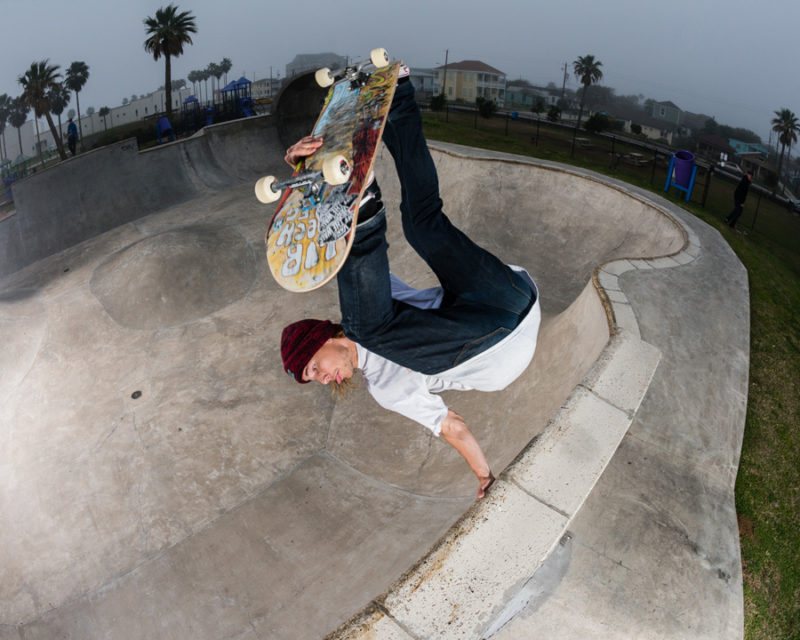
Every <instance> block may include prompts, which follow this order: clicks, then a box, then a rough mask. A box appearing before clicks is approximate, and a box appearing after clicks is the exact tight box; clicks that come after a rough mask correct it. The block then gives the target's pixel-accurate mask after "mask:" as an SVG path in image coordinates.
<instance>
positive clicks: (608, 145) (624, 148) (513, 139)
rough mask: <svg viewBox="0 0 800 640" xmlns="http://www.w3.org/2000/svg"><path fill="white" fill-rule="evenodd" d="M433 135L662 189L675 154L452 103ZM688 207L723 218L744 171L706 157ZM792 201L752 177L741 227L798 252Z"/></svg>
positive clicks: (797, 217) (432, 119) (799, 223)
mask: <svg viewBox="0 0 800 640" xmlns="http://www.w3.org/2000/svg"><path fill="white" fill-rule="evenodd" d="M425 118H426V127H427V128H428V129H429V137H431V138H434V139H441V140H447V141H450V142H457V143H461V144H467V145H471V146H481V147H486V148H495V149H499V150H503V151H507V152H510V153H517V154H520V155H529V156H533V157H537V158H544V159H547V160H555V161H558V162H564V163H567V164H575V165H577V166H581V167H585V168H587V169H592V170H595V171H598V172H600V173H604V174H607V175H610V176H614V177H616V178H619V179H620V180H624V181H626V182H630V183H632V184H635V185H638V186H642V187H646V188H650V189H653V190H655V191H659V192H663V190H664V187H665V185H666V183H667V173H668V170H669V166H670V159H671V157H672V155H673V153H674V152H675V151H676V149H673V148H670V147H668V146H666V145H663V144H658V143H655V142H653V141H649V140H646V139H641V138H635V137H630V136H627V135H623V134H622V133H592V132H589V131H586V130H584V129H580V130H577V131H576V129H575V123H574V122H573V123H567V122H551V121H549V120H548V119H547V118H546V117H545V116H544V115H543V114H542V115H541V117H537V116H536V115H533V114H520V113H515V112H498V113H495V114H494V115H492V116H490V117H488V118H486V117H484V116H483V115H481V114H480V113H479V112H478V110H477V109H474V108H471V107H468V106H455V105H449V106H448V107H447V109H446V110H443V111H435V112H434V111H429V112H426V115H425ZM696 165H697V174H696V178H695V184H694V189H693V190H692V193H691V197H690V199H689V206H690V208H692V207H698V208H700V209H704V210H705V211H707V212H708V213H709V214H711V215H713V216H714V217H716V218H719V219H724V218H725V217H726V216H727V215H728V214H729V213H730V212H731V210H732V209H733V192H734V190H735V189H736V185H737V183H738V182H739V179H740V176H737V175H734V174H731V173H728V172H727V171H725V170H723V169H721V168H720V167H717V166H715V165H713V164H711V163H709V162H708V161H706V160H703V159H701V158H697V159H696ZM665 195H666V196H667V197H669V198H670V199H672V200H676V201H679V202H680V203H681V204H686V199H685V198H686V193H685V192H683V191H679V190H677V189H674V188H672V189H670V191H669V193H667V194H665ZM796 209H797V205H793V203H792V201H791V200H787V199H784V198H780V197H778V196H776V195H775V194H773V191H772V190H771V189H769V188H767V187H765V186H763V185H760V184H758V181H757V180H754V182H753V184H752V185H751V187H750V192H749V195H748V197H747V201H746V202H745V206H744V212H743V214H742V217H741V218H740V219H739V222H738V224H737V229H738V230H739V231H742V232H744V233H759V234H762V235H764V236H766V237H768V238H769V239H770V240H772V241H774V242H776V243H778V244H780V245H781V246H784V247H786V248H787V249H790V250H792V251H794V252H797V253H800V213H798V211H797V210H796Z"/></svg>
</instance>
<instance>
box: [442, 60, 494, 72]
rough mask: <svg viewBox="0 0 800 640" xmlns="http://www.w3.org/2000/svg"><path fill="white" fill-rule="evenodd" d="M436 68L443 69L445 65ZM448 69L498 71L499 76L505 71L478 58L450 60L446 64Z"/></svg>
mask: <svg viewBox="0 0 800 640" xmlns="http://www.w3.org/2000/svg"><path fill="white" fill-rule="evenodd" d="M436 68H437V69H442V70H444V68H445V65H442V66H441V67H436ZM447 70H448V71H480V72H481V73H499V74H500V75H501V76H504V75H505V73H503V72H502V71H500V70H499V69H495V68H494V67H492V66H489V65H488V64H486V63H485V62H481V61H480V60H462V61H461V62H451V63H449V64H448V65H447Z"/></svg>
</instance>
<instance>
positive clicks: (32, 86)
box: [19, 59, 67, 160]
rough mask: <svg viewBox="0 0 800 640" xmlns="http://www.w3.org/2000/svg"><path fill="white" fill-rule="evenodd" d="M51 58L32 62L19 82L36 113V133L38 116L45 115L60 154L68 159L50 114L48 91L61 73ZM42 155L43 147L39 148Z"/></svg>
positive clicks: (63, 158) (54, 84) (25, 97)
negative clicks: (51, 62) (50, 61)
mask: <svg viewBox="0 0 800 640" xmlns="http://www.w3.org/2000/svg"><path fill="white" fill-rule="evenodd" d="M48 62H49V60H46V59H45V60H40V61H39V62H34V63H33V64H31V68H30V69H28V70H27V71H26V72H25V73H24V74H23V75H21V76H20V77H19V83H20V84H21V85H22V97H23V99H24V100H25V102H26V103H27V104H28V106H30V107H32V108H33V113H34V115H35V118H36V119H34V122H35V123H36V135H37V137H38V135H39V125H38V118H40V117H41V116H44V117H45V118H47V124H48V126H49V127H50V132H51V133H52V134H53V138H54V139H55V141H56V147H57V148H58V155H59V156H61V159H62V160H66V159H67V154H66V153H65V152H64V145H63V144H62V143H61V136H60V135H58V132H57V131H56V125H55V123H54V122H53V116H51V115H50V98H48V97H47V94H48V92H49V91H50V90H51V89H53V88H54V87H57V86H59V85H58V79H59V78H60V77H61V74H60V73H58V69H59V67H58V65H49V64H48ZM39 154H40V156H41V148H40V149H39Z"/></svg>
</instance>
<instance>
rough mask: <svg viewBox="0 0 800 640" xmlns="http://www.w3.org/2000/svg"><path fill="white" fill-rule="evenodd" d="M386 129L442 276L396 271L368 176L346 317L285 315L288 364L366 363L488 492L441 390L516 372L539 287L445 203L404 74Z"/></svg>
mask: <svg viewBox="0 0 800 640" xmlns="http://www.w3.org/2000/svg"><path fill="white" fill-rule="evenodd" d="M383 140H384V142H385V144H386V146H387V148H388V149H389V152H390V153H391V155H392V157H393V158H394V161H395V166H396V169H397V174H398V177H399V179H400V186H401V192H402V203H401V205H400V211H401V217H402V224H403V231H404V233H405V236H406V239H407V240H408V242H409V244H410V245H411V246H412V247H413V248H414V249H415V251H416V252H417V253H418V254H419V255H420V256H421V257H422V258H423V259H424V260H425V262H426V263H427V264H428V266H429V267H430V268H431V270H432V271H433V272H434V274H435V275H436V276H437V277H438V279H439V282H440V283H441V287H437V288H435V289H427V290H424V291H417V290H416V289H413V288H411V287H409V286H407V285H405V284H404V283H402V282H401V281H400V280H398V279H397V278H395V277H394V276H392V275H390V273H389V262H388V258H387V253H386V250H387V247H388V244H387V242H386V237H385V235H386V212H385V208H384V207H383V206H382V204H381V203H380V190H379V189H377V187H376V185H375V184H373V186H372V188H371V191H372V198H371V199H370V202H372V204H371V205H369V203H368V205H367V206H366V207H363V208H362V209H361V210H360V212H359V220H358V225H357V228H356V236H355V240H354V243H353V247H352V250H351V252H350V256H349V257H348V259H347V262H346V263H345V264H344V266H343V267H342V269H341V271H340V272H339V274H338V276H337V278H338V284H339V305H340V308H341V313H342V321H341V324H335V323H332V322H330V321H328V320H311V319H306V320H301V321H299V322H295V323H293V324H291V325H289V326H287V327H286V328H285V329H284V330H283V334H282V337H281V357H282V359H283V365H284V370H285V371H286V372H287V373H288V374H289V375H290V376H291V377H293V378H294V379H295V380H296V381H297V382H300V383H306V382H310V381H312V380H315V381H317V382H320V383H322V384H333V385H342V384H343V383H347V381H349V379H350V378H351V377H352V376H353V373H354V371H355V370H356V369H360V370H361V372H362V375H363V378H364V380H365V384H366V387H367V390H368V391H369V392H370V393H371V394H372V396H373V397H374V398H375V400H377V402H378V404H380V405H381V406H383V407H384V408H387V409H390V410H392V411H396V412H398V413H401V414H402V415H405V416H407V417H409V418H411V419H412V420H415V421H417V422H419V423H420V424H422V425H423V426H425V427H427V428H428V429H430V430H431V431H432V432H433V433H434V434H435V435H437V436H438V435H441V436H442V437H443V438H444V439H445V440H446V441H447V442H448V443H449V444H451V445H452V446H453V447H454V448H455V449H456V450H457V451H458V452H459V453H460V454H461V456H463V458H464V459H465V460H466V462H467V463H468V464H469V466H470V468H471V469H472V471H473V473H474V474H475V475H476V477H477V478H478V498H482V497H483V496H484V495H485V492H486V490H487V489H488V488H489V486H490V485H491V484H492V483H493V482H494V476H493V475H492V472H491V470H490V469H489V465H488V463H487V461H486V458H485V456H484V453H483V451H482V449H481V447H480V445H479V444H478V442H477V440H476V439H475V437H474V436H473V434H472V432H471V431H470V430H469V428H468V427H467V425H466V423H465V421H464V419H463V418H462V417H461V416H459V415H458V414H457V413H455V412H454V411H453V410H452V409H449V408H448V407H447V406H446V405H445V404H444V401H443V400H442V399H441V397H440V396H439V395H438V394H437V392H440V391H443V390H445V389H458V390H467V389H477V390H482V391H495V390H500V389H503V388H505V387H506V386H507V385H509V384H510V383H511V382H513V381H514V380H515V379H516V378H517V377H518V376H519V375H520V374H521V373H522V372H523V371H524V370H525V369H526V367H527V366H528V364H529V363H530V360H531V358H532V357H533V352H534V349H535V347H536V338H537V333H538V328H539V322H540V318H541V313H540V309H539V302H538V291H537V289H536V285H535V284H534V282H533V280H532V279H531V278H530V276H528V274H527V273H526V272H525V271H524V270H522V269H520V268H516V267H509V266H507V265H505V264H503V263H502V262H501V261H500V260H498V259H497V258H496V257H495V256H493V255H492V254H490V253H489V252H487V251H485V250H484V249H482V248H480V247H479V246H477V245H476V244H475V243H474V242H472V241H471V240H470V239H469V238H468V237H467V236H466V235H464V234H463V233H462V232H461V231H459V230H458V229H457V228H456V227H454V226H453V225H452V224H451V223H450V221H449V220H448V219H447V217H446V216H445V215H444V213H443V212H442V201H441V199H440V197H439V185H438V177H437V174H436V168H435V166H434V164H433V159H432V158H431V155H430V153H429V151H428V147H427V144H426V142H425V138H424V137H423V135H422V122H421V117H420V113H419V109H418V107H417V104H416V102H415V100H414V89H413V86H412V84H411V83H410V82H409V81H408V79H407V78H404V79H401V80H400V82H399V84H398V87H397V91H396V94H395V98H394V102H393V104H392V109H391V111H390V113H389V118H388V120H387V123H386V128H385V131H384V135H383ZM320 144H321V141H319V140H315V139H314V138H311V137H307V138H303V139H302V140H300V141H299V142H298V143H296V144H295V145H294V146H292V147H290V148H289V150H288V151H287V153H286V161H287V162H288V163H289V164H290V165H292V166H293V165H294V164H295V163H296V162H297V161H298V160H299V159H300V158H302V157H304V156H307V155H310V154H311V153H313V152H314V151H315V150H316V149H317V148H318V147H319V145H320ZM367 208H368V209H371V212H373V213H372V215H369V213H368V212H367V211H365V209H367ZM497 215H502V212H497Z"/></svg>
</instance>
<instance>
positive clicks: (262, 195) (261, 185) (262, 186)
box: [256, 176, 281, 204]
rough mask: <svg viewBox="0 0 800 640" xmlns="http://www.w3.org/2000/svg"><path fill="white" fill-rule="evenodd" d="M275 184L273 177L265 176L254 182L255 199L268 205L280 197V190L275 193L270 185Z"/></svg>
mask: <svg viewBox="0 0 800 640" xmlns="http://www.w3.org/2000/svg"><path fill="white" fill-rule="evenodd" d="M274 184H275V176H266V177H264V178H261V179H260V180H258V182H256V198H258V201H259V202H262V203H264V204H270V203H271V202H275V201H276V200H277V199H278V198H280V197H281V190H280V189H278V190H277V191H275V190H274V189H273V188H272V185H274Z"/></svg>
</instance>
